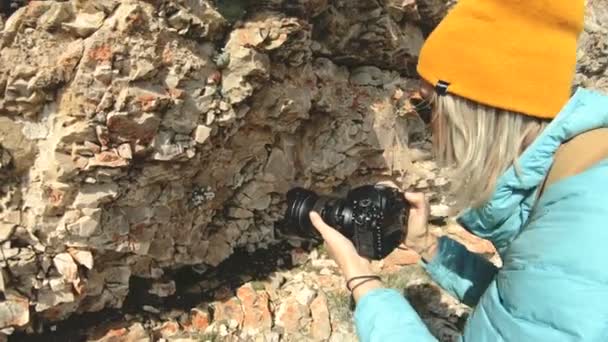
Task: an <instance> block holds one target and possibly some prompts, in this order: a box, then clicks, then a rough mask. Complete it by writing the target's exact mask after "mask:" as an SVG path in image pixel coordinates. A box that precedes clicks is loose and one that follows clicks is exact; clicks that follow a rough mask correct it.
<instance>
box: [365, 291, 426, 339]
mask: <svg viewBox="0 0 608 342" xmlns="http://www.w3.org/2000/svg"><path fill="white" fill-rule="evenodd" d="M355 326H356V328H357V334H358V335H359V340H360V341H361V342H396V341H417V342H431V341H433V342H436V341H437V339H435V337H433V335H431V333H430V332H429V330H428V329H427V327H426V325H424V322H422V319H420V316H418V314H417V313H416V311H414V309H413V308H412V306H411V305H410V303H408V301H407V300H406V299H405V298H404V297H403V295H401V294H400V293H399V292H397V291H396V290H393V289H375V290H372V291H370V292H369V293H367V294H365V295H364V296H363V297H362V298H361V299H360V300H359V303H358V304H357V308H356V310H355Z"/></svg>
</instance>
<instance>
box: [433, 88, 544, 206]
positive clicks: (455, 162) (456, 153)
mask: <svg viewBox="0 0 608 342" xmlns="http://www.w3.org/2000/svg"><path fill="white" fill-rule="evenodd" d="M431 101H433V102H434V103H435V106H434V112H433V123H432V124H433V125H434V128H435V131H434V134H433V139H434V141H433V146H434V152H435V156H436V158H437V160H438V162H439V164H440V165H442V166H444V167H447V170H448V175H449V177H450V179H451V180H452V182H451V191H450V192H451V193H452V195H453V200H454V211H455V212H457V211H460V210H462V209H465V208H470V207H473V208H474V207H479V206H480V205H482V204H483V203H484V202H486V201H487V200H489V199H490V197H491V196H492V194H493V192H494V187H495V186H496V181H497V180H498V178H499V177H500V176H501V175H502V173H503V172H505V171H506V170H507V168H509V167H510V166H512V165H515V167H517V164H516V160H517V158H518V156H519V155H520V154H521V153H522V152H523V151H524V150H525V148H526V147H527V146H528V145H529V144H530V143H531V142H532V140H534V139H535V138H536V137H537V136H538V135H539V134H540V133H541V132H542V130H543V129H544V128H545V127H546V126H547V124H548V122H549V120H543V119H539V118H534V117H531V116H527V115H522V114H520V113H516V112H511V111H507V110H501V109H497V108H494V107H490V106H486V105H483V104H480V103H477V102H473V101H470V100H467V99H465V98H462V97H459V96H456V95H451V94H447V95H443V96H437V94H434V95H433V97H432V99H431Z"/></svg>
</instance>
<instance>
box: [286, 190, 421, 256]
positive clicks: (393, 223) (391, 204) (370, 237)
mask: <svg viewBox="0 0 608 342" xmlns="http://www.w3.org/2000/svg"><path fill="white" fill-rule="evenodd" d="M408 209H409V205H408V203H407V201H406V200H405V198H404V196H403V194H402V193H401V192H400V191H398V190H397V189H395V188H392V187H387V186H383V185H363V186H360V187H357V188H354V189H352V190H350V191H349V192H348V194H347V195H346V197H345V198H336V197H328V196H319V195H317V194H315V193H314V192H312V191H310V190H306V189H303V188H293V189H291V190H290V191H289V192H288V193H287V211H286V213H285V219H284V222H283V225H284V226H287V227H289V229H294V230H295V233H296V234H297V235H299V236H303V237H310V238H316V239H320V238H321V236H320V235H319V233H318V232H317V230H316V229H315V228H314V227H313V225H312V223H311V222H310V218H309V213H310V211H313V210H314V211H316V212H317V213H319V215H321V217H322V218H323V221H325V223H327V224H328V225H330V226H332V227H334V228H335V229H337V230H338V231H339V232H340V233H341V234H342V235H344V236H345V237H347V238H348V239H349V240H351V241H352V242H353V244H354V245H355V248H356V249H357V252H358V253H359V255H361V256H364V257H367V258H370V259H373V260H379V259H382V258H384V257H386V256H387V255H388V254H390V253H391V252H392V251H393V250H394V249H395V248H396V247H397V246H398V245H399V244H400V243H401V242H402V241H403V238H404V235H405V227H404V223H405V222H407V221H406V220H407V215H408V212H409V210H408Z"/></svg>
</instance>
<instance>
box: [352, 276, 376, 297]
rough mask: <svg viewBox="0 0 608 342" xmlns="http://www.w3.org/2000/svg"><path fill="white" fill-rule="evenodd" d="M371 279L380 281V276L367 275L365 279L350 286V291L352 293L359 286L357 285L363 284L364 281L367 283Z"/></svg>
mask: <svg viewBox="0 0 608 342" xmlns="http://www.w3.org/2000/svg"><path fill="white" fill-rule="evenodd" d="M372 280H378V281H380V277H378V276H373V277H369V278H367V279H365V280H363V281H362V282H360V283H358V284H357V285H355V286H354V287H353V288H352V290H350V292H351V293H353V294H354V293H355V290H356V289H357V287H359V286H361V285H363V284H365V283H368V282H370V281H372Z"/></svg>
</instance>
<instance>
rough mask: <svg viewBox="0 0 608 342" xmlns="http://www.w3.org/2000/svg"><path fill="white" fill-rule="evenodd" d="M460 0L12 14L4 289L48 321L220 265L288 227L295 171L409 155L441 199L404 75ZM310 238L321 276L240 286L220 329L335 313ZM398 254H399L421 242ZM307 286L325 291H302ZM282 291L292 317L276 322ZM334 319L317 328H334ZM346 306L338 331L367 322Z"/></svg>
mask: <svg viewBox="0 0 608 342" xmlns="http://www.w3.org/2000/svg"><path fill="white" fill-rule="evenodd" d="M449 3H451V1H445V0H416V1H412V0H386V1H375V2H374V1H372V2H370V1H367V0H353V1H327V0H314V1H305V0H297V1H291V0H290V1H286V0H264V1H238V2H235V1H225V0H221V1H208V0H188V1H143V0H130V1H118V0H109V1H102V0H90V1H81V0H67V1H32V2H31V3H30V4H29V5H27V6H26V5H25V4H23V5H24V6H23V7H21V8H19V9H18V10H17V11H15V12H14V13H13V14H12V15H11V16H10V17H9V18H6V21H4V22H3V25H2V23H0V26H1V27H2V28H0V30H1V31H0V222H1V223H0V243H1V247H2V251H3V252H4V256H5V257H6V260H3V261H2V267H3V268H6V269H7V270H6V271H7V273H6V274H5V275H8V274H10V279H9V278H8V276H7V278H5V281H6V282H5V293H9V292H11V291H12V290H18V291H19V293H21V294H22V296H26V297H27V299H24V300H26V301H27V306H26V307H33V310H32V312H31V314H32V315H33V316H34V315H35V316H36V317H35V320H36V321H40V322H41V323H42V324H43V325H44V324H46V322H45V321H48V320H53V319H59V318H64V317H67V316H68V315H69V314H72V313H74V312H88V311H99V310H102V309H104V308H120V307H121V306H122V305H123V301H124V300H125V298H126V297H127V294H128V291H129V283H130V278H131V277H132V276H135V275H137V276H142V277H146V278H150V279H159V280H158V281H160V283H157V285H156V287H155V288H153V289H152V292H153V293H156V294H160V295H165V294H168V293H171V292H172V291H173V289H172V285H171V283H170V281H171V279H167V278H165V277H166V276H167V275H170V274H173V273H172V270H174V269H178V268H182V267H184V266H186V265H192V264H195V265H205V267H208V268H213V267H215V266H218V265H220V264H221V263H222V261H224V260H226V258H228V257H229V256H230V255H231V254H232V253H233V251H235V250H240V249H246V250H248V251H255V250H257V249H260V248H268V247H269V246H271V245H272V244H273V243H274V242H276V241H277V239H278V238H279V235H276V236H275V230H274V224H275V222H276V221H278V220H279V219H280V218H281V216H282V213H283V212H284V194H285V192H286V191H287V190H288V189H289V188H291V187H293V186H295V185H302V186H305V187H309V188H311V189H313V190H315V191H317V192H318V193H323V194H332V193H334V194H335V192H336V191H335V190H336V189H340V191H342V190H345V189H346V188H348V187H350V186H353V185H355V184H362V183H370V182H374V181H375V180H376V178H383V177H385V176H388V175H391V174H392V175H393V176H394V175H396V174H401V173H403V176H402V177H400V181H401V182H402V183H403V186H404V187H411V188H418V189H420V190H424V191H425V192H428V193H429V195H430V196H432V197H433V198H434V199H435V201H434V202H433V204H434V205H435V207H434V209H435V210H434V214H435V215H441V216H442V217H443V215H445V214H446V213H445V212H442V211H443V209H445V208H443V207H442V205H444V204H446V203H445V200H444V198H443V196H442V194H441V192H442V191H443V190H444V188H445V185H446V183H445V182H443V181H442V180H440V179H439V178H435V177H436V174H437V173H438V171H439V170H438V169H437V168H436V166H433V165H432V163H431V160H430V146H429V143H428V142H427V141H425V139H426V131H425V127H424V125H422V124H421V123H418V122H414V121H412V120H409V119H407V118H404V117H403V114H404V113H405V112H407V111H408V110H409V107H408V105H407V103H408V102H409V99H410V97H411V96H413V95H414V91H415V89H416V87H417V85H418V82H417V80H414V79H410V78H407V77H404V75H410V73H411V72H412V71H413V70H414V68H413V67H414V65H415V62H416V58H417V55H418V51H419V49H420V46H421V43H422V37H423V33H425V34H426V33H428V32H429V30H430V29H432V27H434V25H436V23H437V22H438V20H439V19H440V18H441V16H443V15H444V14H445V11H446V10H447V8H448V7H449ZM602 5H603V3H602V2H601V1H595V0H594V1H589V6H588V7H589V15H588V21H587V24H586V27H585V33H584V34H583V36H582V39H581V49H580V52H579V66H578V74H577V80H576V82H577V84H578V85H585V86H590V87H593V88H596V89H608V88H607V84H608V83H606V79H607V77H606V76H607V75H606V72H605V69H606V68H605V64H606V58H605V57H606V53H605V52H606V51H605V50H606V49H605V46H604V45H605V39H603V38H604V37H605V35H606V34H605V33H606V32H605V31H606V23H607V22H608V20H605V19H606V18H607V15H606V10H605V8H604V7H605V6H602ZM313 56H314V57H313ZM412 76H413V75H412ZM433 178H434V179H433ZM437 209H441V210H439V211H438V210H437ZM448 234H451V235H455V236H457V235H459V233H458V232H453V231H450V232H448ZM462 240H467V239H466V238H463V239H462ZM472 246H473V249H475V248H477V249H476V250H478V251H481V252H483V253H485V254H488V256H489V255H490V254H491V251H490V249H489V248H487V246H485V245H483V244H472ZM58 255H61V257H59V256H58ZM68 256H69V257H70V258H72V259H73V260H71V261H70V259H69V258H68ZM293 257H294V260H292V261H294V262H293V263H294V264H305V265H306V267H308V265H311V266H312V271H311V272H318V273H322V274H321V275H319V276H318V279H317V278H315V279H316V280H318V281H317V282H315V283H314V284H313V283H310V282H306V278H307V276H304V275H303V274H294V275H293V276H292V277H291V278H290V279H283V280H281V277H278V276H277V278H275V280H274V283H273V284H272V285H269V286H267V290H266V292H262V291H256V294H255V295H254V294H253V293H249V294H251V296H249V297H247V296H245V294H243V293H241V297H243V298H241V299H240V300H238V299H237V301H238V308H239V310H241V313H240V314H239V311H238V310H237V309H236V308H237V305H236V303H230V302H228V303H230V304H226V305H228V306H230V305H232V304H234V305H233V306H234V307H233V309H234V311H235V313H234V314H233V316H234V317H232V318H230V319H228V321H229V322H225V324H223V325H222V323H219V324H215V323H213V324H215V325H214V326H213V329H216V330H218V331H219V330H222V329H223V330H222V332H221V334H220V335H223V336H224V337H226V338H229V336H237V335H239V334H238V331H234V326H235V323H234V322H236V327H238V326H239V325H240V326H243V327H247V329H249V328H251V329H249V330H251V331H254V330H255V328H260V327H263V330H264V331H265V333H264V334H254V335H250V337H255V338H257V339H267V340H273V339H278V338H279V332H278V331H280V330H281V329H282V328H286V331H287V333H285V334H282V335H281V336H280V337H281V338H282V339H289V338H292V339H298V338H299V339H302V340H305V339H306V338H305V337H304V336H302V335H301V331H299V330H298V329H299V328H296V327H302V326H303V327H305V329H303V331H307V330H309V329H308V328H309V323H310V322H312V321H318V322H325V320H324V318H319V317H324V316H323V315H322V314H320V313H314V312H313V313H312V314H311V313H309V312H308V311H307V310H308V308H307V307H306V306H305V305H303V303H304V304H306V305H307V304H311V305H313V304H315V305H317V303H321V302H322V299H311V293H313V292H316V293H317V296H320V291H319V290H320V288H322V289H323V290H324V291H325V290H327V291H330V290H338V289H341V288H342V287H343V280H342V279H341V278H340V277H339V276H338V275H336V274H335V273H336V272H337V269H336V267H335V264H333V263H331V261H329V260H327V259H324V258H308V256H307V255H306V253H304V252H303V251H301V250H300V251H296V252H295V253H294V255H293ZM56 258H57V260H55V259H56ZM395 258H396V260H393V261H394V262H393V261H391V262H389V263H387V264H386V265H388V266H386V265H385V267H386V268H385V269H384V270H383V271H387V270H388V268H391V267H395V268H397V267H398V268H400V269H403V268H405V267H407V266H403V265H405V264H408V263H410V262H412V261H413V260H415V256H413V255H412V254H407V255H403V254H402V255H400V256H396V257H395ZM309 261H310V263H309ZM281 262H283V261H282V260H281ZM278 263H280V262H278ZM391 263H392V264H391ZM287 264H289V261H288V262H287ZM57 265H59V267H56V266H57ZM75 265H76V270H77V272H74V267H75ZM59 268H61V269H60V270H59ZM8 270H10V272H8ZM74 275H77V276H74ZM64 277H65V278H66V279H63V278H64ZM284 277H285V278H289V276H288V275H285V276H284ZM68 279H71V280H72V281H70V280H68ZM160 279H162V280H160ZM294 281H295V282H302V283H303V286H302V287H298V286H296V285H294V284H293V282H294ZM161 284H163V285H161ZM165 285H167V286H166V287H165ZM304 285H305V286H304ZM177 288H178V286H177V284H176V291H177ZM303 288H308V289H310V291H304V292H303V293H301V294H299V295H298V296H296V294H295V293H293V294H292V293H288V290H289V289H292V290H293V289H303ZM202 290H209V289H207V288H205V289H202ZM243 291H244V292H245V293H247V291H248V290H247V289H243V290H241V292H243ZM264 293H266V294H267V295H268V297H269V299H268V300H266V299H265V296H266V295H265V294H264ZM245 297H247V298H249V299H251V298H255V300H253V304H251V300H249V299H245ZM288 297H289V298H291V299H288ZM296 297H297V298H296ZM327 297H328V299H327V302H328V306H330V307H331V306H332V305H330V304H332V303H333V301H334V299H333V297H332V296H330V295H329V292H328V295H327ZM270 298H272V300H271V299H270ZM313 298H314V297H313ZM316 298H319V297H316ZM298 300H299V301H298ZM311 300H312V303H310V301H311ZM273 302H274V303H273ZM266 303H268V306H270V309H269V311H272V312H274V313H275V316H276V320H277V322H280V324H278V327H277V328H278V329H277V331H275V332H272V333H271V332H269V331H268V330H269V329H267V328H268V326H270V325H272V324H269V323H268V321H267V320H268V315H267V314H266V313H265V311H264V310H266ZM249 304H251V305H249ZM275 304H276V305H277V307H276V308H274V307H273V305H275ZM2 305H6V302H3V303H2ZM11 305H12V304H11ZM318 305H319V306H320V307H321V308H322V307H323V305H322V304H318ZM330 309H331V308H330ZM222 310H223V308H222V306H221V305H220V312H222ZM226 311H227V310H224V311H223V312H226ZM228 311H229V310H228ZM320 311H323V310H320ZM279 314H280V315H279ZM239 315H241V316H243V318H242V319H241V318H239ZM311 315H312V321H311V318H310V316H311ZM203 316H204V314H201V317H203ZM225 316H230V315H225ZM255 317H257V318H255ZM260 317H263V318H260ZM330 317H331V315H330ZM209 319H211V317H210V316H207V320H209ZM254 319H261V320H262V321H263V324H262V325H260V326H255V325H254V324H253V323H251V322H252V321H253V320H254ZM204 320H205V319H204V317H203V318H201V322H203V321H204ZM23 321H25V320H23ZM216 323H217V322H216ZM332 323H333V322H332ZM205 324H207V325H209V324H211V322H207V323H201V324H200V326H201V327H202V326H204V325H205ZM315 324H316V323H315ZM319 324H321V323H319ZM323 324H324V323H323ZM323 324H321V326H319V327H318V328H315V329H317V332H314V333H313V334H314V335H316V336H321V337H325V336H326V329H325V327H324V326H323ZM345 326H349V325H348V324H346V323H344V324H337V325H336V327H335V329H333V330H334V331H333V332H332V333H331V336H330V339H331V340H336V341H338V340H340V339H342V340H352V339H353V338H354V335H353V332H352V331H347V329H346V328H345ZM222 327H223V328H222ZM31 328H32V327H19V328H18V329H31ZM207 328H209V326H207V327H205V328H204V329H203V328H201V329H198V330H197V331H199V332H201V333H203V331H202V330H206V329H207ZM213 329H210V330H213ZM134 330H135V331H137V330H138V328H134ZM129 331H130V329H125V330H124V335H121V337H120V338H123V337H124V336H126V335H127V334H129ZM214 331H215V330H214ZM133 334H134V335H133V336H136V337H137V336H138V335H137V332H134V333H133ZM176 336H177V335H176ZM306 337H308V338H310V335H307V336H306ZM110 338H111V337H109V336H108V339H110ZM112 338H118V337H112ZM137 338H139V337H137ZM141 338H143V339H148V338H151V337H150V336H148V335H145V336H141Z"/></svg>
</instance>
